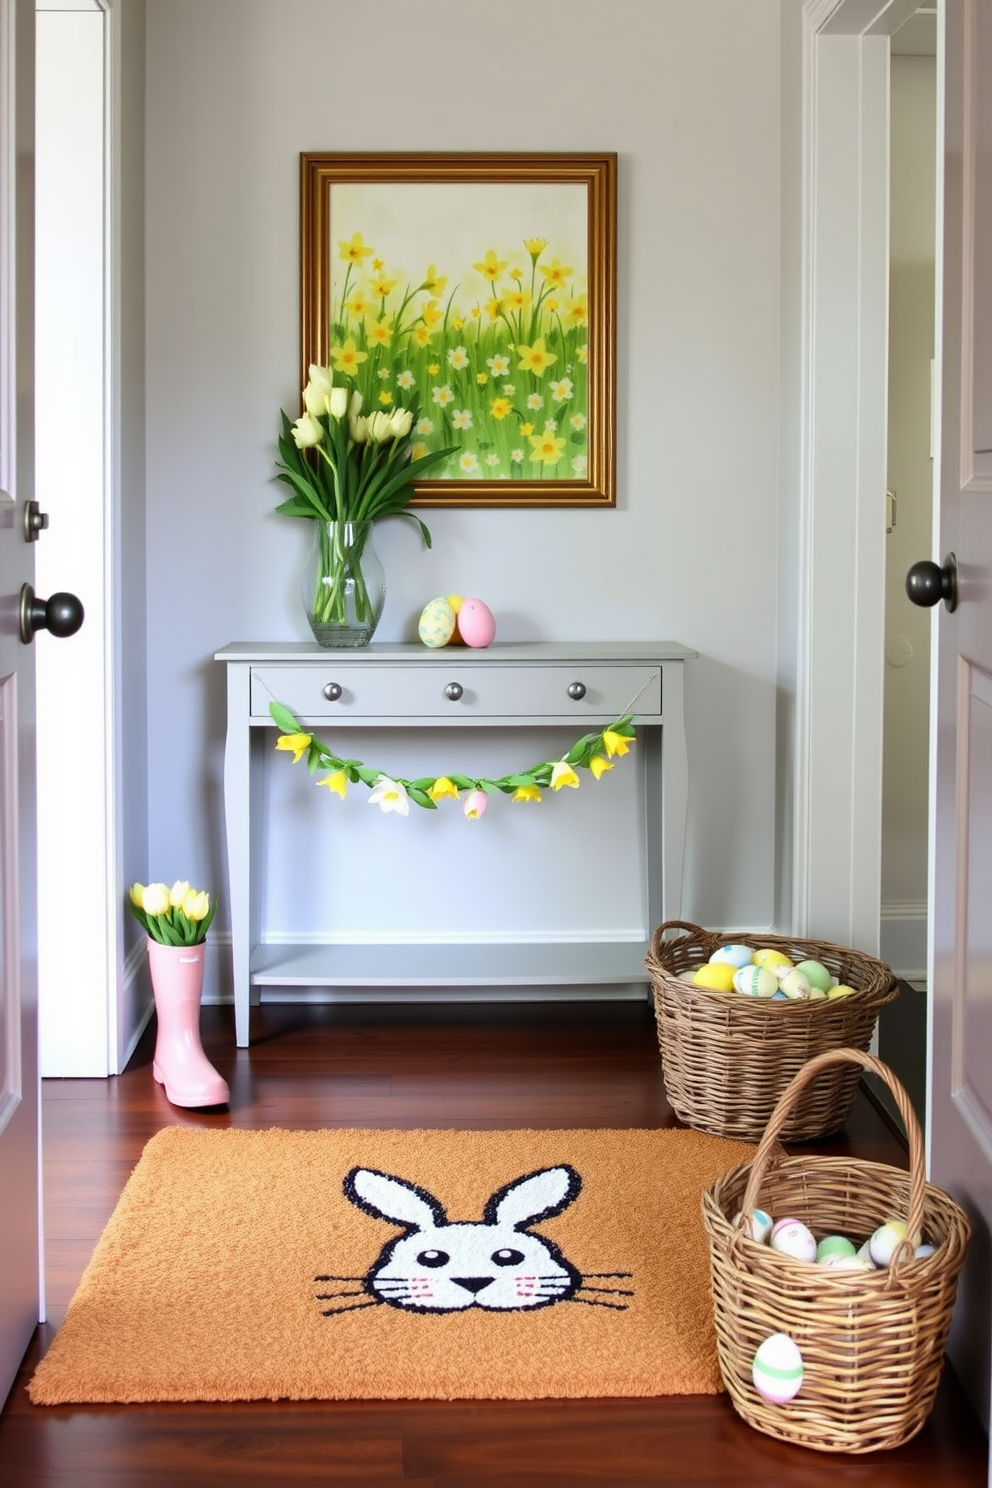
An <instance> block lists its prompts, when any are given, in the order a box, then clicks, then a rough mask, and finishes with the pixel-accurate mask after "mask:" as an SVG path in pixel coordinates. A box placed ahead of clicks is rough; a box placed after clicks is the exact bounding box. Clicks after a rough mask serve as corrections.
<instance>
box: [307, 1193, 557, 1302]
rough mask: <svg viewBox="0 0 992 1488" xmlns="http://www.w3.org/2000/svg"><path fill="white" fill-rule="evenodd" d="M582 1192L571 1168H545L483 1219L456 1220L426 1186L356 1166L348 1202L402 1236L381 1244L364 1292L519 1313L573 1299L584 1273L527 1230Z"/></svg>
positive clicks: (499, 1197) (494, 1201) (497, 1199)
mask: <svg viewBox="0 0 992 1488" xmlns="http://www.w3.org/2000/svg"><path fill="white" fill-rule="evenodd" d="M581 1187H582V1180H581V1179H580V1177H579V1175H578V1173H577V1172H576V1171H575V1169H574V1168H572V1167H570V1166H568V1165H567V1164H563V1165H562V1166H560V1167H554V1168H542V1169H540V1170H539V1171H538V1172H536V1173H530V1174H528V1175H527V1176H525V1177H523V1178H517V1179H515V1180H514V1181H513V1182H512V1183H508V1184H507V1185H506V1186H505V1187H504V1188H501V1189H498V1190H497V1191H496V1193H494V1194H493V1195H492V1197H491V1198H490V1199H489V1200H488V1202H487V1204H486V1207H485V1210H484V1212H483V1218H482V1220H479V1221H467V1222H463V1223H458V1222H455V1223H451V1222H449V1220H448V1218H447V1215H446V1213H445V1211H444V1209H443V1207H442V1205H441V1204H440V1203H439V1202H438V1200H437V1199H436V1198H434V1196H433V1195H432V1194H430V1193H428V1192H427V1190H426V1189H423V1188H419V1187H417V1186H416V1185H415V1184H412V1183H408V1182H407V1181H406V1180H405V1179H403V1178H397V1177H394V1176H392V1175H391V1174H389V1173H380V1172H377V1171H376V1170H375V1169H373V1168H353V1169H352V1170H351V1172H350V1173H349V1174H348V1175H347V1177H346V1178H345V1181H344V1192H345V1194H346V1196H347V1197H348V1198H349V1199H350V1200H351V1202H352V1203H353V1204H355V1205H357V1206H358V1208H359V1209H362V1210H364V1212H365V1213H366V1214H370V1215H372V1216H373V1218H375V1219H386V1220H391V1221H392V1222H393V1223H394V1224H398V1225H402V1226H403V1228H404V1229H405V1231H406V1233H405V1234H403V1235H400V1236H397V1238H396V1239H393V1240H389V1241H387V1242H386V1244H385V1245H384V1246H383V1248H382V1250H381V1251H380V1253H379V1257H378V1259H377V1260H376V1261H375V1263H374V1265H373V1266H372V1267H371V1269H370V1270H369V1271H368V1273H367V1274H366V1276H365V1277H364V1278H362V1280H363V1283H364V1289H365V1292H366V1293H367V1294H368V1295H369V1296H370V1297H372V1298H374V1299H375V1301H376V1302H386V1303H388V1304H389V1305H390V1306H391V1307H399V1308H403V1309H404V1310H405V1311H407V1312H463V1311H465V1309H466V1308H469V1307H478V1308H482V1309H484V1310H485V1311H489V1312H513V1311H519V1310H521V1309H525V1308H527V1309H529V1308H537V1307H549V1306H550V1305H551V1304H552V1303H554V1302H561V1301H567V1300H569V1299H571V1298H572V1297H573V1296H574V1294H575V1293H576V1292H577V1291H578V1290H579V1289H580V1287H581V1286H582V1275H581V1273H580V1272H579V1271H577V1270H576V1268H575V1267H574V1266H573V1265H572V1264H571V1263H570V1262H569V1261H567V1260H566V1259H565V1257H564V1256H563V1255H562V1253H561V1251H560V1250H559V1249H558V1247H557V1246H556V1245H555V1244H554V1243H553V1242H552V1241H550V1240H546V1239H544V1238H543V1237H542V1236H540V1235H531V1234H529V1233H528V1227H529V1226H530V1225H533V1224H537V1223H538V1222H539V1221H540V1220H542V1219H550V1218H551V1217H552V1216H553V1215H555V1214H560V1213H561V1211H562V1210H563V1209H566V1208H567V1207H568V1205H569V1204H571V1203H572V1202H573V1200H574V1199H575V1198H576V1197H577V1196H578V1194H579V1191H580V1189H581ZM329 1279H330V1278H329Z"/></svg>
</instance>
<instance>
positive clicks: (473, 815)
mask: <svg viewBox="0 0 992 1488" xmlns="http://www.w3.org/2000/svg"><path fill="white" fill-rule="evenodd" d="M488 805H489V797H488V796H487V795H486V793H485V791H484V790H470V791H469V793H468V795H467V796H466V797H465V805H464V807H463V810H464V812H465V815H466V816H467V817H468V819H469V821H478V820H479V818H480V817H482V816H485V814H486V807H487V806H488Z"/></svg>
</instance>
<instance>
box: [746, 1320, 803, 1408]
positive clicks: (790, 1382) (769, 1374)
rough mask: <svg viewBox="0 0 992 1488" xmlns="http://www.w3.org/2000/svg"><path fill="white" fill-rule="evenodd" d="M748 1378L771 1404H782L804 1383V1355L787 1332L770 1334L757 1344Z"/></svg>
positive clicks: (796, 1392) (795, 1393) (790, 1398)
mask: <svg viewBox="0 0 992 1488" xmlns="http://www.w3.org/2000/svg"><path fill="white" fill-rule="evenodd" d="M751 1378H752V1379H753V1380H754V1388H755V1389H756V1390H757V1392H758V1394H759V1395H763V1396H764V1397H765V1399H766V1400H770V1401H771V1402H772V1404H773V1405H784V1404H785V1402H786V1401H787V1400H792V1398H793V1397H794V1396H795V1395H797V1394H798V1393H799V1390H800V1388H801V1386H802V1382H803V1356H802V1354H801V1353H800V1352H799V1350H798V1348H797V1347H796V1345H795V1343H794V1342H793V1341H792V1339H791V1338H790V1337H789V1335H788V1333H772V1334H771V1335H770V1336H769V1337H768V1338H766V1339H765V1341H764V1343H762V1344H759V1346H758V1351H757V1353H756V1354H755V1356H754V1363H753V1364H752V1366H751Z"/></svg>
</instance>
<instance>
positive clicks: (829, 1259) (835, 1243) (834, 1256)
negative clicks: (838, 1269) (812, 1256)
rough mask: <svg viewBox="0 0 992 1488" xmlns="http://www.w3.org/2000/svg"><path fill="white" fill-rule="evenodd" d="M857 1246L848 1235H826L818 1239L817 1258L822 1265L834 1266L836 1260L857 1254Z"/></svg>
mask: <svg viewBox="0 0 992 1488" xmlns="http://www.w3.org/2000/svg"><path fill="white" fill-rule="evenodd" d="M855 1252H856V1247H855V1245H854V1244H853V1243H852V1242H851V1241H850V1240H848V1238H847V1236H846V1235H824V1237H823V1239H822V1240H818V1241H817V1245H816V1260H817V1264H818V1265H820V1266H832V1265H833V1264H834V1263H835V1262H836V1261H838V1260H843V1259H845V1258H846V1259H850V1258H851V1257H852V1256H855Z"/></svg>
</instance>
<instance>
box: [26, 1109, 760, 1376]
mask: <svg viewBox="0 0 992 1488" xmlns="http://www.w3.org/2000/svg"><path fill="white" fill-rule="evenodd" d="M753 1155H754V1149H753V1148H752V1147H749V1146H747V1145H745V1144H744V1143H740V1142H730V1141H725V1140H724V1139H722V1138H719V1137H711V1136H707V1135H705V1134H703V1133H701V1132H695V1131H681V1130H679V1131H647V1130H633V1131H631V1130H627V1131H623V1130H620V1131H606V1130H598V1131H409V1132H403V1131H354V1130H343V1131H312V1132H304V1131H281V1130H267V1131H259V1132H251V1131H234V1130H225V1131H200V1130H195V1129H191V1128H187V1127H178V1126H175V1127H168V1128H166V1129H165V1130H164V1131H161V1132H159V1133H158V1135H157V1136H156V1137H154V1138H153V1139H152V1140H151V1141H150V1142H149V1143H148V1145H147V1147H146V1148H145V1151H144V1153H143V1155H142V1157H141V1160H140V1162H139V1163H138V1165H137V1167H136V1168H135V1170H134V1172H133V1174H132V1175H131V1178H130V1180H129V1181H128V1184H127V1186H126V1188H125V1190H124V1192H123V1194H122V1195H121V1199H120V1202H119V1203H118V1205H117V1208H116V1210H115V1211H114V1214H113V1216H112V1217H111V1219H110V1222H109V1224H108V1225H107V1228H106V1230H105V1231H104V1233H103V1235H102V1237H101V1239H100V1242H99V1244H98V1246H97V1248H96V1251H95V1253H94V1255H93V1258H92V1260H91V1261H90V1264H89V1266H88V1267H87V1269H86V1272H85V1274H84V1276H83V1278H82V1281H81V1282H80V1285H79V1288H78V1290H77V1292H76V1295H75V1297H74V1298H73V1300H72V1302H71V1304H70V1306H69V1310H68V1313H67V1315H66V1319H65V1323H64V1325H63V1327H62V1328H61V1330H60V1331H59V1333H58V1334H57V1336H56V1338H55V1340H54V1342H53V1344H52V1346H51V1348H50V1349H49V1351H48V1353H47V1355H46V1356H45V1358H44V1359H43V1360H42V1361H41V1363H40V1364H39V1366H38V1368H37V1370H36V1371H35V1374H34V1377H33V1379H32V1381H31V1383H30V1385H29V1387H28V1390H29V1395H30V1398H31V1400H32V1401H33V1402H34V1403H35V1404H37V1405H55V1404H61V1403H69V1402H77V1403H84V1402H97V1401H159V1400H184V1401H193V1400H267V1399H272V1400H278V1399H288V1400H307V1399H317V1400H345V1399H378V1400H384V1399H442V1400H449V1399H459V1398H462V1399H466V1398H467V1399H479V1398H495V1399H499V1398H502V1399H535V1398H542V1397H544V1398H547V1397H567V1396H572V1397H575V1396H623V1395H626V1396H634V1395H639V1396H644V1395H669V1394H712V1393H715V1392H716V1391H718V1390H719V1389H720V1388H721V1385H720V1377H719V1371H718V1367H717V1358H716V1341H715V1335H714V1331H713V1322H712V1310H711V1302H710V1282H709V1258H708V1249H707V1244H706V1239H705V1235H704V1231H703V1225H702V1219H701V1215H700V1197H701V1194H702V1191H703V1189H704V1188H706V1187H708V1186H709V1185H710V1184H711V1183H712V1182H713V1180H714V1179H715V1178H716V1177H717V1176H718V1175H719V1174H721V1173H723V1172H725V1171H726V1170H727V1168H730V1167H733V1166H735V1165H736V1164H737V1163H741V1162H746V1161H749V1160H750V1159H751V1158H752V1157H753Z"/></svg>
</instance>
